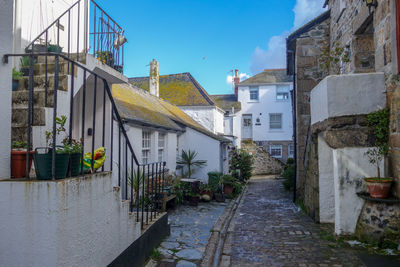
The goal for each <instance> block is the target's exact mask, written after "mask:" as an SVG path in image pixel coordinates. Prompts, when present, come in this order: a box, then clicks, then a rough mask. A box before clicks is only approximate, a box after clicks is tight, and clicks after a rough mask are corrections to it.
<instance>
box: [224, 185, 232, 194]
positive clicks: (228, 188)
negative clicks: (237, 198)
mask: <svg viewBox="0 0 400 267" xmlns="http://www.w3.org/2000/svg"><path fill="white" fill-rule="evenodd" d="M224 193H225V195H228V196H230V195H232V193H233V186H231V185H224Z"/></svg>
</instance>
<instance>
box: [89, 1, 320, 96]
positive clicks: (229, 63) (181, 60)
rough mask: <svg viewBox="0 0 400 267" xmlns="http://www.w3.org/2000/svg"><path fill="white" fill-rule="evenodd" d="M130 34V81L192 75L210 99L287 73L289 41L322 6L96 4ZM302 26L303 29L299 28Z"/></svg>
mask: <svg viewBox="0 0 400 267" xmlns="http://www.w3.org/2000/svg"><path fill="white" fill-rule="evenodd" d="M96 2H97V3H98V4H99V5H100V6H101V7H102V8H103V9H104V10H105V11H106V12H107V13H109V14H110V16H111V17H112V18H114V19H115V20H116V21H117V22H118V23H119V24H120V25H121V26H122V27H123V28H124V29H125V35H126V37H127V39H128V44H127V45H126V47H125V70H124V72H125V75H127V76H128V77H137V76H148V72H149V70H148V69H149V67H148V66H147V65H148V64H149V62H150V61H151V60H152V59H153V58H155V59H156V60H157V61H158V62H159V64H160V74H161V75H162V74H173V73H181V72H190V73H191V74H192V75H193V76H194V77H195V78H196V79H197V80H198V81H199V83H200V84H201V85H202V86H203V87H204V88H205V89H206V90H207V91H208V92H209V93H210V94H223V93H231V92H232V86H231V85H230V84H228V82H227V79H228V80H229V77H227V76H228V75H229V74H230V73H229V71H230V70H232V69H235V68H237V69H239V71H240V73H242V76H243V77H246V75H250V76H252V75H254V74H256V73H258V72H260V71H262V69H264V68H268V67H284V60H283V59H284V38H285V37H286V35H287V34H288V33H289V32H290V31H291V30H293V29H294V28H297V27H298V26H300V25H301V24H303V23H304V22H306V21H307V20H309V19H311V18H313V17H314V16H315V15H318V14H319V13H321V8H322V5H323V1H322V0H229V1H228V0H142V1H137V0H118V1H110V0H96ZM296 24H297V25H296Z"/></svg>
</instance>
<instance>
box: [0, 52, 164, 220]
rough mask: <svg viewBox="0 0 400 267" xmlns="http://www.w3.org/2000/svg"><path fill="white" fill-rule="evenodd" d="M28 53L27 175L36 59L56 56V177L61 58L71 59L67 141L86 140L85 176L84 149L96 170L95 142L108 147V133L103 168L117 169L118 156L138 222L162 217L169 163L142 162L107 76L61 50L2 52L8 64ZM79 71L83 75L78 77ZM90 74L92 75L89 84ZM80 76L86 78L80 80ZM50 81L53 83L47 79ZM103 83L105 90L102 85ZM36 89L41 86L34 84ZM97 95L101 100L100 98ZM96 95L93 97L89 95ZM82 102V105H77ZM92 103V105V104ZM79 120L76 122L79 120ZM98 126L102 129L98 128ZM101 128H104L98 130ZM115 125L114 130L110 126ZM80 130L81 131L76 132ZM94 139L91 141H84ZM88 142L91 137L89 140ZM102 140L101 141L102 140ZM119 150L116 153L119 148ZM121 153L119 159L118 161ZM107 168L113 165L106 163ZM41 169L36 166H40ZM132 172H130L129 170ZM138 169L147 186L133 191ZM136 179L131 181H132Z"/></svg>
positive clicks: (53, 163) (120, 182)
mask: <svg viewBox="0 0 400 267" xmlns="http://www.w3.org/2000/svg"><path fill="white" fill-rule="evenodd" d="M21 56H28V57H29V58H30V66H29V82H28V88H27V91H28V107H27V125H26V131H27V134H26V143H27V148H29V149H27V153H26V158H27V161H26V162H27V164H26V174H27V176H26V178H27V179H29V178H30V177H29V171H30V166H29V161H30V157H31V155H30V151H29V150H30V148H31V147H32V127H33V126H34V125H33V117H34V112H35V110H34V103H36V102H35V99H34V94H35V93H37V92H38V89H39V88H38V87H40V85H35V84H36V83H35V76H34V69H35V60H36V59H37V58H39V57H46V58H47V57H49V58H54V86H53V90H54V96H53V106H52V107H48V108H51V109H52V129H51V131H52V142H51V145H50V147H49V151H50V152H51V154H52V158H51V178H52V179H56V157H57V151H56V150H57V143H59V142H60V140H57V123H56V118H57V116H58V115H59V114H58V104H59V103H58V102H59V100H58V93H57V92H58V91H59V76H60V61H64V62H62V63H66V62H67V63H68V64H70V65H71V68H70V70H69V72H68V73H69V74H70V76H69V77H70V79H69V85H68V92H67V94H69V95H70V103H69V104H70V106H69V115H68V118H69V124H68V126H67V128H68V130H67V133H68V135H67V138H68V143H69V144H70V145H71V144H72V142H73V137H76V138H75V139H79V138H80V140H81V142H82V150H81V153H80V154H81V158H80V167H81V168H80V175H84V174H85V168H84V166H83V165H84V152H85V151H86V152H90V153H91V154H90V155H91V159H90V160H91V172H94V171H95V170H94V168H93V164H94V162H95V153H94V151H95V144H96V141H98V142H97V143H101V146H103V147H104V146H106V141H107V140H106V137H107V136H108V138H110V143H109V148H110V153H109V156H110V157H106V162H105V163H104V164H103V166H102V167H101V171H113V165H114V164H113V160H116V161H117V162H118V164H116V165H117V166H118V170H114V171H116V172H118V185H119V186H121V187H123V188H124V191H123V192H122V197H123V199H125V200H130V203H131V205H130V206H131V212H136V214H137V220H138V221H139V218H141V223H142V226H143V224H144V222H146V223H148V222H149V218H150V220H152V219H153V216H155V215H157V211H158V209H157V206H158V204H157V203H159V198H160V197H161V195H162V192H163V190H164V172H165V162H158V163H150V164H146V165H141V164H140V163H139V161H138V159H137V157H136V155H135V152H134V150H133V147H132V145H131V142H130V140H129V138H128V135H127V132H126V130H125V128H124V122H123V120H122V119H121V116H120V114H119V112H118V109H117V106H116V104H115V102H114V99H113V96H112V92H111V90H110V88H109V85H108V83H107V80H106V79H105V78H104V77H102V76H101V75H99V74H97V73H95V72H93V71H91V70H89V69H87V68H86V67H85V66H83V65H82V64H80V63H79V62H76V61H73V60H72V59H70V58H68V56H66V55H63V54H58V53H49V52H48V53H34V52H31V53H29V54H6V55H4V56H3V63H8V61H9V57H21ZM47 72H48V69H47V68H46V77H48V76H51V75H53V73H50V74H49V75H47ZM78 72H79V75H78ZM89 78H91V79H92V82H91V83H90V84H88V83H87V81H88V80H89ZM80 79H81V81H79V80H80ZM46 83H48V81H47V80H46ZM76 84H81V86H80V87H79V88H78V89H79V91H80V92H79V93H80V100H81V101H74V97H76V96H75V89H76V88H75V87H76V86H77V85H76ZM101 84H102V85H103V86H102V88H100V85H101ZM35 87H36V88H35ZM89 89H90V90H91V91H92V92H93V93H92V94H91V95H89V94H86V93H87V91H88V90H89ZM98 96H99V97H100V99H101V101H98ZM89 97H92V99H89ZM36 100H37V99H36ZM88 101H90V104H91V107H92V109H90V110H89V109H88V108H87V102H88ZM75 102H77V103H75ZM107 105H109V106H110V110H107ZM89 106H90V105H89ZM76 110H79V111H80V113H79V114H76V115H75V114H74V112H76ZM87 114H90V115H91V116H89V118H91V121H89V122H88V121H86V120H87V116H86V115H87ZM96 114H98V115H99V116H101V122H100V123H99V122H97V123H96V121H97V120H96ZM107 118H108V120H109V121H111V122H110V124H106V120H107ZM75 120H77V123H75ZM114 122H115V123H116V128H117V129H114V128H115V127H114ZM96 126H97V127H96ZM98 127H100V128H99V129H98ZM88 128H91V134H90V135H89V136H91V137H88V136H86V132H87V129H88ZM110 128H111V129H110ZM116 131H117V133H118V144H117V147H115V145H116V144H114V143H115V142H116V140H114V133H116ZM77 133H78V134H77ZM85 138H89V140H87V139H85ZM85 140H86V141H88V142H86V144H85ZM99 140H100V142H99ZM115 148H116V152H115V150H114V149H115ZM114 156H116V157H118V159H113V157H114ZM69 165H70V166H69V169H70V170H71V161H69ZM105 166H108V168H107V167H105ZM35 167H37V166H35ZM128 170H130V173H129V171H128ZM134 170H136V171H139V172H142V174H143V179H142V184H141V185H139V184H136V186H137V188H140V189H141V192H139V191H137V190H136V192H135V190H134V183H133V182H132V181H133V180H132V178H130V176H131V177H132V175H133V173H134ZM70 176H71V172H69V173H68V175H67V177H70ZM130 179H131V182H129V180H130Z"/></svg>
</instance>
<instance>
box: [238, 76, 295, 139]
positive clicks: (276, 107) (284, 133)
mask: <svg viewBox="0 0 400 267" xmlns="http://www.w3.org/2000/svg"><path fill="white" fill-rule="evenodd" d="M277 86H286V87H288V91H289V99H287V100H284V101H282V100H276V88H277ZM292 87H293V86H292V83H282V84H268V85H259V100H258V101H253V100H250V89H249V87H248V86H239V91H238V101H239V102H241V104H242V109H241V111H240V112H238V115H239V116H238V117H240V120H241V118H242V115H244V114H252V119H253V140H254V141H284V140H287V141H290V140H292V136H293V122H292V104H291V98H290V90H292ZM270 113H282V129H279V130H275V129H270V128H269V114H270ZM257 118H260V122H261V125H255V124H256V119H257ZM238 125H242V124H241V123H240V124H238ZM239 131H241V127H239V128H237V129H236V131H235V133H236V134H238V133H239ZM240 136H241V135H240Z"/></svg>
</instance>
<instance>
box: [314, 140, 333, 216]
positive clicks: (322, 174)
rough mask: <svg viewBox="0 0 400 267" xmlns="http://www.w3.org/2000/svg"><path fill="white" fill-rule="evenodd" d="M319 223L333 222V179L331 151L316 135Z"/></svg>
mask: <svg viewBox="0 0 400 267" xmlns="http://www.w3.org/2000/svg"><path fill="white" fill-rule="evenodd" d="M318 172H319V221H320V222H321V223H334V222H335V186H334V178H333V149H332V148H330V147H329V146H328V144H327V143H326V142H325V140H324V138H323V137H322V134H319V135H318Z"/></svg>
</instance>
